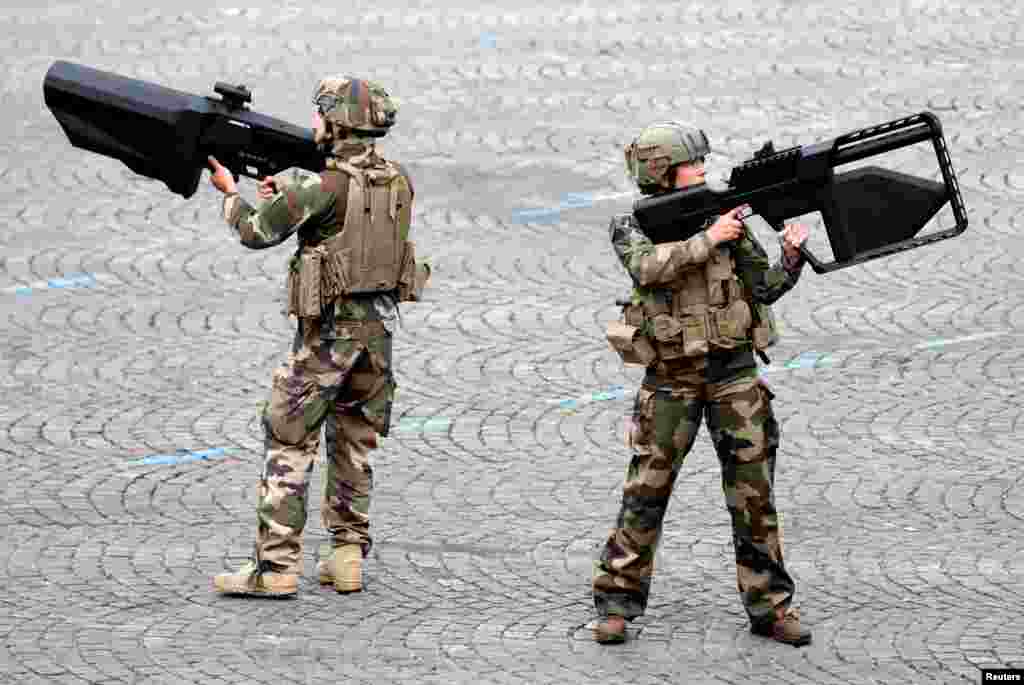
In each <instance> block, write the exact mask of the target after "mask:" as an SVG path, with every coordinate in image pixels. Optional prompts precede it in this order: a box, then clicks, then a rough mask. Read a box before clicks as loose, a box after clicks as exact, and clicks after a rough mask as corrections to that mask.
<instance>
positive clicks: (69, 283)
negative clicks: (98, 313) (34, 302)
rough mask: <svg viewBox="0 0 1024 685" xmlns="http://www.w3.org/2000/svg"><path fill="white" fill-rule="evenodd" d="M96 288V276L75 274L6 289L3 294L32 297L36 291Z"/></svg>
mask: <svg viewBox="0 0 1024 685" xmlns="http://www.w3.org/2000/svg"><path fill="white" fill-rule="evenodd" d="M95 286H96V276H95V275H94V274H90V273H73V274H67V275H66V276H61V277H58V278H50V279H48V280H45V281H36V282H34V283H30V284H29V285H16V286H10V287H7V288H4V289H3V291H2V292H5V293H14V294H15V295H31V294H32V293H33V292H34V291H43V290H66V289H74V288H93V287H95Z"/></svg>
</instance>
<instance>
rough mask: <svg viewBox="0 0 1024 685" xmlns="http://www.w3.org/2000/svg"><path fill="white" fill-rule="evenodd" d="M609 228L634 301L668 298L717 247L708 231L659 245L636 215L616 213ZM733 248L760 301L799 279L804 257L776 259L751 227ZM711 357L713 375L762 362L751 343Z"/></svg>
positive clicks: (749, 286)
mask: <svg viewBox="0 0 1024 685" xmlns="http://www.w3.org/2000/svg"><path fill="white" fill-rule="evenodd" d="M709 224H710V222H709ZM609 233H610V237H611V241H612V247H613V248H614V249H615V254H616V255H617V256H618V258H619V261H621V262H622V265H623V266H624V267H625V268H626V271H628V272H629V275H630V277H631V278H632V279H633V293H632V299H633V302H635V303H639V302H642V301H645V300H653V301H655V302H657V301H661V302H665V301H667V300H668V298H670V297H671V291H670V289H669V287H668V286H671V285H672V283H673V282H674V281H675V280H677V279H678V278H679V276H680V274H682V273H683V272H684V271H685V270H687V269H691V268H693V267H695V266H698V265H702V264H704V262H706V261H707V260H708V258H709V257H710V255H711V251H712V250H713V249H715V248H714V247H713V246H712V244H711V240H710V238H708V235H707V231H706V230H705V231H701V232H700V233H698V234H697V235H695V236H693V237H692V238H689V239H688V240H683V241H679V242H670V243H661V244H658V245H655V244H654V243H652V242H651V240H650V238H648V237H647V236H646V235H644V233H643V232H642V231H641V230H640V227H639V225H638V224H637V222H636V219H635V218H634V217H633V215H632V214H619V215H616V216H614V217H612V221H611V225H610V227H609ZM728 247H729V250H730V251H731V252H732V256H733V259H734V260H735V263H736V275H737V276H739V278H740V280H741V281H742V282H743V284H744V286H745V287H746V289H747V291H748V292H749V293H750V294H751V297H752V299H753V300H754V301H755V302H758V303H760V304H772V303H773V302H775V301H776V300H777V299H779V298H780V297H782V295H784V294H785V293H787V292H789V291H790V290H791V289H792V288H793V286H795V285H796V283H797V280H798V279H799V278H800V272H801V270H802V269H803V266H804V261H805V260H804V259H803V258H802V257H801V258H799V259H796V260H789V259H786V258H785V253H784V252H783V259H781V260H780V261H779V262H778V263H776V264H774V265H773V264H771V263H770V261H769V259H768V254H767V253H766V252H765V250H764V247H762V246H761V244H760V243H759V242H758V241H757V238H755V237H754V235H753V233H751V232H750V231H749V230H745V231H744V233H743V236H742V237H741V238H740V239H738V240H735V241H732V242H731V243H730V244H729V246H728ZM707 361H708V368H707V375H708V376H709V377H722V376H724V375H727V374H728V373H729V372H731V371H735V370H737V369H741V368H747V367H751V366H756V365H757V362H756V361H755V360H754V353H753V348H752V347H750V346H748V347H741V348H738V349H736V350H726V351H722V352H716V353H712V354H711V355H708V360H707Z"/></svg>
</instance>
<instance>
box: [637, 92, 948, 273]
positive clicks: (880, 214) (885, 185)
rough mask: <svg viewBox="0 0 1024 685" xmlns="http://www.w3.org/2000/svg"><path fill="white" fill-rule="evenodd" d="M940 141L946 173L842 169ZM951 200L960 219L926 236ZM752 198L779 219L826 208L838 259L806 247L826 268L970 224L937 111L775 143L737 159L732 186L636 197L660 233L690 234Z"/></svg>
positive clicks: (641, 215)
mask: <svg viewBox="0 0 1024 685" xmlns="http://www.w3.org/2000/svg"><path fill="white" fill-rule="evenodd" d="M929 140H930V141H931V142H932V144H933V147H934V150H935V155H936V158H937V161H938V164H939V169H940V171H941V175H942V182H941V183H940V182H938V181H933V180H931V179H926V178H920V177H917V176H911V175H909V174H904V173H901V172H898V171H893V170H889V169H885V168H882V167H878V166H866V167H861V168H857V169H852V170H849V171H845V172H842V173H838V174H837V173H836V172H835V169H836V167H839V166H842V165H844V164H849V163H851V162H856V161H860V160H863V159H867V158H869V157H873V156H876V155H882V154H885V153H888V152H891V151H893V150H897V149H900V148H903V147H907V146H910V145H915V144H917V143H922V142H925V141H929ZM947 202H948V203H950V205H951V208H952V212H953V217H954V219H955V225H954V226H953V227H951V228H948V229H945V230H941V231H937V232H935V233H932V234H929V235H926V236H920V237H917V234H918V233H919V232H920V231H921V229H922V228H924V226H925V225H926V224H927V223H928V222H929V221H930V220H931V219H932V218H933V217H934V216H935V215H936V214H937V213H938V212H939V210H940V209H942V208H943V207H944V206H945V205H946V203H947ZM742 204H749V205H750V206H751V207H752V208H753V211H754V212H755V213H757V214H760V215H761V216H762V217H763V218H764V219H765V220H766V221H767V222H768V223H769V224H770V225H772V226H775V227H781V226H782V223H783V222H784V221H785V220H786V219H791V218H794V217H797V216H801V215H803V214H809V213H811V212H815V211H817V212H820V213H821V216H822V220H823V222H824V224H825V230H826V232H827V234H828V239H829V244H830V245H831V247H832V253H833V255H834V257H835V260H834V261H832V262H828V263H826V262H823V261H821V260H820V259H818V258H817V257H816V256H815V255H813V254H812V253H811V252H810V251H808V250H806V249H804V250H803V252H804V254H805V255H806V256H807V258H808V260H809V261H810V263H811V266H812V268H813V269H814V271H815V272H817V273H826V272H829V271H834V270H836V269H841V268H844V267H847V266H853V265H854V264H861V263H864V262H866V261H869V260H871V259H877V258H879V257H884V256H887V255H891V254H895V253H897V252H902V251H905V250H910V249H914V248H916V247H921V246H923V245H928V244H930V243H934V242H937V241H939V240H944V239H946V238H952V237H954V236H957V235H959V234H961V233H963V232H964V230H966V228H967V213H966V210H965V208H964V204H963V199H962V198H961V196H960V188H959V185H958V183H957V180H956V174H955V172H954V170H953V165H952V162H951V161H950V158H949V152H948V151H947V149H946V145H945V140H944V139H943V136H942V128H941V126H940V125H939V121H938V119H937V118H936V117H935V115H933V114H931V113H930V112H922V113H920V114H916V115H913V116H909V117H905V118H903V119H897V120H895V121H891V122H888V123H885V124H880V125H878V126H872V127H868V128H864V129H860V130H857V131H853V132H851V133H847V134H845V135H842V136H839V137H838V138H833V139H831V140H828V141H824V142H819V143H815V144H812V145H807V146H803V147H794V148H789V149H787V150H782V151H779V152H774V150H772V149H771V145H770V144H768V145H766V146H765V148H762V150H761V151H759V152H758V154H757V155H755V157H754V158H753V159H750V160H748V161H746V162H743V163H742V164H740V165H738V166H736V167H734V168H733V170H732V173H731V175H730V177H729V182H728V187H727V188H725V189H721V190H719V189H713V188H710V187H708V186H697V187H694V188H686V189H682V190H677V191H673V192H670V193H665V194H663V195H658V196H655V197H649V198H643V199H641V200H638V201H637V202H636V203H635V204H634V207H633V213H634V216H635V217H636V219H637V222H638V223H639V224H640V227H641V229H642V230H643V231H644V233H646V234H647V235H648V236H649V237H650V238H651V240H652V241H653V242H655V243H662V242H670V241H674V240H685V239H686V238H689V237H690V236H692V235H695V234H696V233H697V232H698V231H700V230H701V229H702V228H703V226H704V224H705V222H706V220H707V219H708V218H711V217H714V216H715V215H717V214H721V213H724V212H726V211H728V210H730V209H732V208H733V207H736V206H738V205H742Z"/></svg>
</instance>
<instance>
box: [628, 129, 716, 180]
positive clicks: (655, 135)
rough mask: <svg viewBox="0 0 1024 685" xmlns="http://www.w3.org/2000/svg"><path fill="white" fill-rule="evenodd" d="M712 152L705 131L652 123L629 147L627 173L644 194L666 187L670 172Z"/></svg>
mask: <svg viewBox="0 0 1024 685" xmlns="http://www.w3.org/2000/svg"><path fill="white" fill-rule="evenodd" d="M710 152H711V147H710V145H708V137H707V136H706V135H705V134H704V131H702V130H700V129H699V128H694V127H692V126H686V125H684V124H680V123H678V122H675V121H664V122H659V123H656V124H651V125H650V126H648V127H646V128H645V129H644V130H643V131H641V132H640V135H638V136H637V137H636V138H635V139H634V140H633V142H632V143H630V144H629V145H627V146H626V149H625V154H626V173H628V174H629V177H630V178H632V179H633V182H634V183H636V184H637V186H639V188H640V191H641V192H643V193H645V194H651V193H654V192H657V191H658V190H659V189H663V188H664V187H665V186H666V183H665V180H666V174H667V173H668V170H669V169H671V168H672V167H674V166H675V165H677V164H681V163H682V162H692V161H693V160H696V159H702V158H704V157H706V156H707V155H708V154H710Z"/></svg>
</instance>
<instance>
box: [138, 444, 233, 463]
mask: <svg viewBox="0 0 1024 685" xmlns="http://www.w3.org/2000/svg"><path fill="white" fill-rule="evenodd" d="M230 451H233V450H232V449H231V448H228V449H225V448H223V447H214V448H212V449H208V450H197V451H195V452H186V451H184V450H183V451H181V452H178V453H176V454H151V455H150V456H148V457H143V458H142V459H134V460H132V461H129V462H126V465H127V466H173V465H174V464H184V463H188V462H192V461H208V460H210V459H220V458H222V457H226V456H228V453H229V452H230Z"/></svg>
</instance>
